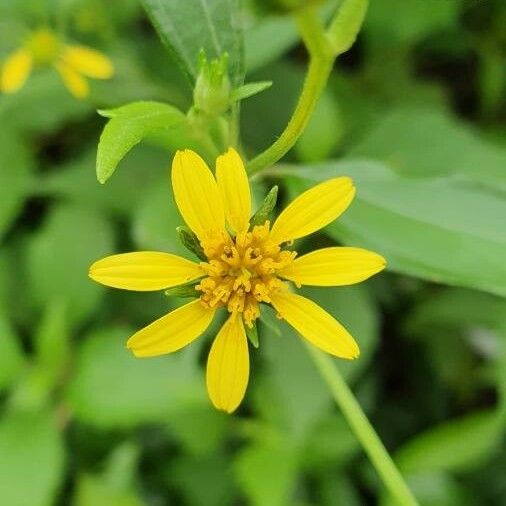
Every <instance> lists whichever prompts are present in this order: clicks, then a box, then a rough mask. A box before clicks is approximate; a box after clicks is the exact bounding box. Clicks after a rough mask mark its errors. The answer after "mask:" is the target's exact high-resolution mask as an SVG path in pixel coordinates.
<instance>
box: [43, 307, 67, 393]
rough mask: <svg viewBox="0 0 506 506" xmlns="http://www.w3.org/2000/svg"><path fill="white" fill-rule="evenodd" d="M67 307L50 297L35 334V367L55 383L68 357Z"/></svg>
mask: <svg viewBox="0 0 506 506" xmlns="http://www.w3.org/2000/svg"><path fill="white" fill-rule="evenodd" d="M66 313H67V307H66V304H65V302H64V301H63V300H61V299H50V300H48V303H47V305H46V308H45V310H44V313H43V317H42V321H41V322H40V324H39V327H38V329H37V332H36V336H35V341H36V342H35V346H36V352H37V355H36V361H37V367H39V368H40V369H41V371H42V372H43V373H45V374H46V375H47V376H48V380H49V383H50V384H51V385H53V384H55V383H57V382H58V381H59V380H60V379H61V378H62V374H63V372H64V371H65V370H66V367H67V365H68V361H69V358H70V342H69V341H70V339H69V335H68V330H67V321H66Z"/></svg>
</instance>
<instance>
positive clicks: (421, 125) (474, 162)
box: [349, 107, 506, 191]
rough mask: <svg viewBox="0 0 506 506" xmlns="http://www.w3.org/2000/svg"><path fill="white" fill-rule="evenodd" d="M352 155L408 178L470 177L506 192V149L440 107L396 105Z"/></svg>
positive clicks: (354, 148) (377, 123)
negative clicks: (383, 164)
mask: <svg viewBox="0 0 506 506" xmlns="http://www.w3.org/2000/svg"><path fill="white" fill-rule="evenodd" d="M406 125H409V128H406ZM349 155H350V156H353V157H367V158H375V159H379V160H381V161H383V162H385V163H387V164H388V165H389V166H390V167H391V168H392V169H393V170H395V171H396V172H398V173H400V174H403V175H406V176H417V177H424V178H425V177H429V176H450V175H452V176H455V177H459V178H464V177H466V178H468V179H472V180H473V181H476V182H477V183H480V184H483V183H488V184H489V185H490V186H491V187H493V188H502V189H503V190H505V191H506V174H505V171H504V167H505V166H506V149H504V148H501V147H499V146H497V145H494V144H493V143H492V142H490V141H488V140H486V139H485V138H483V137H482V136H481V134H480V132H478V131H477V130H475V129H473V128H472V127H471V126H468V125H465V124H463V123H460V122H458V121H456V120H455V119H454V118H453V117H451V116H450V115H449V114H447V113H445V112H444V111H443V110H441V109H433V108H427V107H424V108H418V107H402V108H398V109H395V110H393V111H392V112H390V113H389V114H387V115H386V116H384V117H383V118H382V119H381V120H380V121H378V122H376V124H375V126H374V128H372V129H371V130H370V131H369V132H368V133H367V135H366V136H365V137H364V138H363V139H362V141H361V142H359V143H358V144H357V145H355V146H354V147H353V148H352V149H351V151H350V152H349Z"/></svg>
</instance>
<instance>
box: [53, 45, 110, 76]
mask: <svg viewBox="0 0 506 506" xmlns="http://www.w3.org/2000/svg"><path fill="white" fill-rule="evenodd" d="M62 58H63V60H64V62H65V63H66V64H67V65H68V66H70V67H72V68H73V69H74V70H76V71H77V72H79V73H80V74H83V75H85V76H87V77H91V78H93V79H110V78H111V77H112V76H113V74H114V67H113V64H112V62H111V60H110V59H109V58H108V57H107V56H106V55H105V54H103V53H101V52H100V51H97V50H95V49H92V48H90V47H86V46H65V47H64V48H63V52H62Z"/></svg>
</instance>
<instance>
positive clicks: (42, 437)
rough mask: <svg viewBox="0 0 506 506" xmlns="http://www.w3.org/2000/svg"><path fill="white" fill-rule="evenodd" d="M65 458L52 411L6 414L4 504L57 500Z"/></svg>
mask: <svg viewBox="0 0 506 506" xmlns="http://www.w3.org/2000/svg"><path fill="white" fill-rule="evenodd" d="M63 458H64V454H63V441H62V439H61V435H60V433H59V431H58V429H57V427H56V425H55V422H54V420H53V417H52V415H51V414H48V413H45V412H38V413H19V412H9V413H7V414H5V415H4V416H3V418H2V419H1V421H0V490H1V496H2V497H1V502H2V504H5V505H7V504H8V505H12V506H15V505H16V506H25V505H30V506H50V505H52V504H54V501H55V500H56V492H57V489H58V487H59V485H60V482H61V480H62V478H63Z"/></svg>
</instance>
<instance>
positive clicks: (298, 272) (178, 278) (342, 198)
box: [90, 149, 385, 413]
mask: <svg viewBox="0 0 506 506" xmlns="http://www.w3.org/2000/svg"><path fill="white" fill-rule="evenodd" d="M172 187H173V190H174V197H175V201H176V203H177V206H178V208H179V211H180V213H181V215H182V217H183V219H184V221H185V222H186V224H187V225H188V226H189V227H190V228H191V229H192V230H193V232H194V233H195V234H196V236H197V238H198V241H199V242H200V244H201V246H202V248H203V251H204V253H205V256H206V257H207V261H206V262H201V263H197V262H192V261H190V260H186V259H185V258H181V257H179V256H175V255H172V254H170V253H161V252H151V251H145V252H137V253H124V254H120V255H113V256H110V257H107V258H104V259H102V260H99V261H97V262H95V263H94V264H93V265H92V266H91V268H90V277H91V278H92V279H93V280H95V281H97V282H99V283H102V284H104V285H107V286H111V287H115V288H122V289H126V290H136V291H150V290H162V289H166V288H170V287H174V286H177V285H180V284H183V283H187V282H190V281H194V280H199V281H198V284H197V285H196V287H195V288H196V290H197V292H196V295H195V296H196V297H198V298H196V300H194V301H193V302H190V303H188V304H186V305H184V306H182V307H180V308H178V309H176V310H175V311H172V312H170V313H168V314H167V315H165V316H163V317H162V318H160V319H158V320H156V321H155V322H153V323H152V324H151V325H148V326H147V327H145V328H144V329H142V330H140V331H139V332H137V333H136V334H134V335H133V336H132V337H131V338H130V339H129V340H128V343H127V346H128V348H130V349H131V350H132V351H133V353H134V355H135V356H137V357H152V356H156V355H161V354H165V353H171V352H173V351H176V350H179V349H181V348H183V347H184V346H186V345H187V344H189V343H191V342H192V341H194V340H195V339H196V338H197V337H199V336H200V335H201V334H202V333H203V332H204V331H205V330H206V329H207V327H208V326H209V325H210V323H211V321H212V320H213V317H214V315H215V313H216V311H217V310H218V309H219V308H225V309H226V310H228V313H229V317H228V319H227V320H226V322H225V324H224V325H223V327H222V328H221V330H220V331H219V332H218V335H217V336H216V338H215V340H214V342H213V344H212V346H211V351H210V353H209V358H208V362H207V389H208V392H209V396H210V398H211V401H212V402H213V404H214V406H215V407H216V408H218V409H222V410H224V411H227V412H229V413H231V412H232V411H234V410H235V409H236V408H237V406H238V405H239V404H240V402H241V400H242V398H243V397H244V393H245V391H246V386H247V384H248V377H249V354H248V343H247V337H246V332H245V325H247V326H249V327H252V326H253V325H254V322H255V320H256V319H257V318H258V317H259V316H260V304H261V303H266V304H271V305H272V306H273V307H274V309H275V310H276V311H277V313H278V315H279V317H280V318H283V319H285V320H286V321H287V322H288V323H289V324H290V325H292V326H293V327H294V328H295V330H297V331H298V332H299V333H300V334H301V335H302V336H303V337H304V338H306V339H307V340H308V341H309V342H310V343H312V344H313V345H315V346H317V347H318V348H320V349H322V350H324V351H326V352H328V353H330V354H332V355H334V356H336V357H341V358H346V359H353V358H356V357H357V356H358V355H359V349H358V346H357V344H356V342H355V341H354V339H353V338H352V337H351V336H350V334H349V333H348V332H347V331H346V329H345V328H344V327H343V326H342V325H341V324H339V323H338V322H337V321H336V320H335V319H334V318H333V317H332V316H331V315H330V314H328V313H327V312H326V311H324V310H323V309H322V308H321V307H320V306H318V305H317V304H315V303H314V302H312V301H311V300H309V299H307V298H305V297H303V296H301V295H298V294H296V293H293V292H292V291H291V290H290V282H292V283H293V284H295V286H297V287H300V286H302V285H314V286H341V285H349V284H353V283H358V282H360V281H363V280H365V279H367V278H369V277H370V276H372V275H373V274H376V273H377V272H379V271H381V270H382V269H383V268H384V267H385V260H384V259H383V258H382V257H381V256H379V255H377V254H375V253H372V252H369V251H366V250H363V249H359V248H348V247H331V248H324V249H320V250H316V251H313V252H312V253H309V254H307V255H303V256H301V257H297V253H296V252H295V251H290V250H288V249H286V248H285V246H286V245H287V244H291V243H292V241H293V240H295V239H299V238H301V237H304V236H307V235H309V234H311V233H313V232H316V231H317V230H319V229H321V228H322V227H325V226H326V225H328V224H329V223H330V222H332V221H333V220H335V219H336V218H337V217H338V216H339V215H340V214H341V213H343V212H344V211H345V209H346V208H347V207H348V205H349V204H350V202H351V201H352V199H353V197H354V195H355V189H354V187H353V183H352V181H351V179H349V178H348V177H338V178H335V179H331V180H329V181H325V182H323V183H321V184H318V185H316V186H314V187H313V188H311V189H309V190H307V191H306V192H304V193H302V195H300V196H299V197H297V198H296V199H295V200H294V201H293V202H292V203H291V204H289V205H288V207H287V208H286V209H285V210H284V211H283V212H282V213H281V214H280V215H279V217H278V218H277V220H276V221H275V222H274V224H273V225H272V228H271V227H270V223H269V222H268V221H267V222H266V223H265V224H263V225H256V226H254V227H251V226H250V217H251V194H250V189H249V184H248V177H247V175H246V171H245V169H244V165H243V162H242V160H241V158H240V157H239V155H238V154H237V153H236V152H235V151H234V150H233V149H229V150H228V152H227V153H225V154H224V155H221V156H220V157H218V159H217V161H216V178H215V177H214V176H213V174H212V172H211V171H210V170H209V168H208V167H207V165H206V163H205V162H204V161H203V160H202V158H200V157H199V156H198V155H197V154H196V153H194V152H193V151H189V150H185V151H178V152H177V153H176V155H175V157H174V161H173V163H172Z"/></svg>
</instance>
